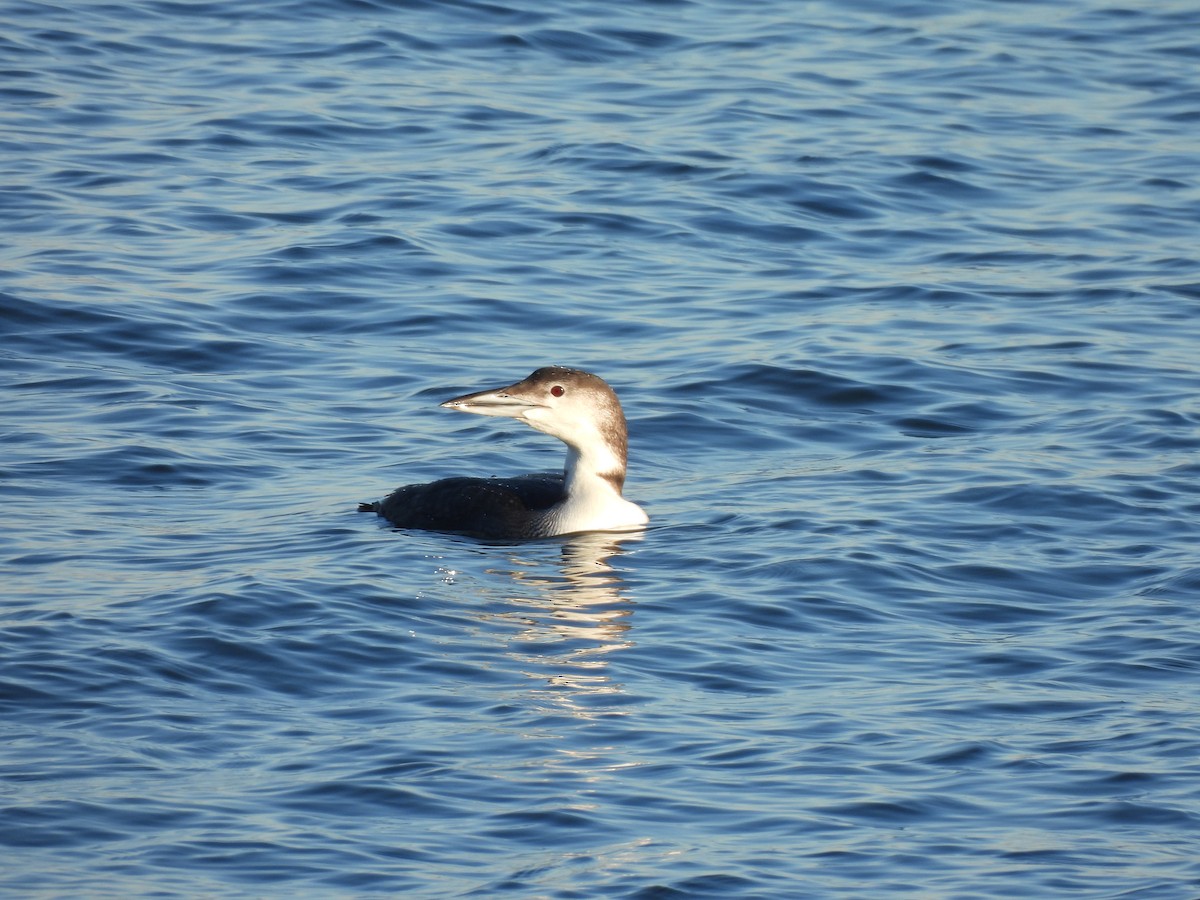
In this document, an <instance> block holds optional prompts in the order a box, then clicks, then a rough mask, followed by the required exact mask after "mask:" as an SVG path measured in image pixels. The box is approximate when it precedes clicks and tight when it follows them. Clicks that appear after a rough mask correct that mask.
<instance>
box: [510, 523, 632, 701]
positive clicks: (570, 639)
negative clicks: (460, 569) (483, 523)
mask: <svg viewBox="0 0 1200 900" xmlns="http://www.w3.org/2000/svg"><path fill="white" fill-rule="evenodd" d="M640 539H641V534H640V533H636V532H635V533H626V534H613V533H601V532H589V533H585V534H579V535H573V536H571V537H570V538H568V539H566V540H564V541H563V543H562V545H561V548H562V551H561V556H560V557H559V559H558V560H557V561H555V562H554V563H551V562H550V561H549V560H547V559H546V558H545V557H542V558H538V557H535V556H533V555H530V554H529V553H528V549H527V548H526V547H520V548H514V549H513V553H512V555H510V556H509V557H508V565H506V566H505V567H504V568H503V569H501V568H497V567H493V568H492V569H491V570H490V571H491V572H493V573H494V574H503V575H507V576H508V577H509V578H511V579H512V585H513V593H512V594H510V595H509V597H508V598H507V599H508V605H509V608H508V609H506V610H504V611H501V612H496V611H492V612H491V613H489V614H487V618H489V619H491V620H492V621H496V622H503V623H505V624H506V625H508V626H510V627H514V626H515V631H514V632H513V633H512V634H511V636H510V637H509V638H508V640H507V644H508V652H509V654H510V655H511V656H512V657H513V658H514V659H516V660H517V661H518V662H519V663H520V665H521V667H522V670H523V671H525V672H526V674H528V675H529V676H530V677H531V678H535V679H544V681H545V684H546V688H545V689H543V690H542V691H538V692H535V693H538V694H544V695H545V699H547V700H551V701H552V702H553V703H554V705H555V706H557V707H559V708H561V707H563V706H567V707H570V708H571V711H572V713H573V714H574V715H579V716H583V717H590V716H592V715H595V714H596V713H597V712H603V711H604V710H603V707H604V706H605V704H604V703H603V702H600V703H597V701H598V700H599V699H600V698H599V696H598V695H603V694H613V693H619V692H620V690H621V686H620V685H619V684H616V683H614V682H613V681H612V680H611V678H610V676H609V674H608V672H607V667H608V657H609V655H610V654H611V653H614V652H615V651H618V650H622V649H624V648H626V647H630V646H632V644H633V640H632V637H631V628H632V625H631V622H630V616H631V615H632V612H633V610H632V608H631V601H630V600H629V599H628V597H627V596H626V593H627V588H626V586H625V584H624V583H623V582H622V580H621V577H620V575H618V574H617V572H616V571H615V570H614V569H613V567H612V565H611V564H610V562H609V561H610V559H612V557H614V556H616V555H618V554H620V553H622V552H625V549H626V548H624V547H622V545H623V544H624V545H627V544H628V543H630V542H632V541H637V540H640ZM541 546H542V547H543V548H544V546H545V545H544V544H543V545H541ZM588 695H591V696H590V697H589V696H588ZM589 700H590V702H589Z"/></svg>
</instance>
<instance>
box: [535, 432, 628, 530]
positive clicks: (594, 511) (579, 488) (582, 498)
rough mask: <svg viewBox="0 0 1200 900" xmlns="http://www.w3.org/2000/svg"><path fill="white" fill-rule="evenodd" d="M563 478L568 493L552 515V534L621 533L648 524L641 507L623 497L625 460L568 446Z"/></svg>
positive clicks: (596, 450) (597, 450)
mask: <svg viewBox="0 0 1200 900" xmlns="http://www.w3.org/2000/svg"><path fill="white" fill-rule="evenodd" d="M563 476H564V487H565V488H566V493H565V496H564V497H563V499H562V501H561V502H560V503H559V504H558V505H557V506H556V507H555V508H554V510H553V511H552V512H551V514H550V517H549V522H550V528H551V529H552V530H551V533H553V534H567V533H572V532H577V531H608V530H614V529H616V530H621V529H628V528H637V527H639V526H642V525H645V524H646V522H648V521H649V519H648V518H647V516H646V513H645V511H644V510H643V509H642V508H641V507H640V506H638V505H637V504H636V503H630V502H629V501H628V500H626V499H625V498H624V497H622V496H621V487H622V485H623V484H624V481H625V465H624V460H623V459H620V458H619V457H618V456H617V455H614V454H613V453H612V452H611V451H609V452H605V448H604V447H603V446H598V447H593V448H590V452H589V451H587V450H581V449H580V448H579V447H576V446H573V445H568V446H567V463H566V466H565V467H564V470H563Z"/></svg>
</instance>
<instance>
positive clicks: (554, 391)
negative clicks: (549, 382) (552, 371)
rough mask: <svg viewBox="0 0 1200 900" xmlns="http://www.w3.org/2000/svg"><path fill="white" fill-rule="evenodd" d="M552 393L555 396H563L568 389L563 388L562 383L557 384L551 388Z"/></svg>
mask: <svg viewBox="0 0 1200 900" xmlns="http://www.w3.org/2000/svg"><path fill="white" fill-rule="evenodd" d="M550 393H551V394H553V395H554V396H555V397H561V396H562V395H563V394H565V393H566V390H565V389H564V388H563V386H562V385H561V384H556V385H555V386H554V387H552V388H550Z"/></svg>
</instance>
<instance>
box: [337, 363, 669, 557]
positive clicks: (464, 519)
mask: <svg viewBox="0 0 1200 900" xmlns="http://www.w3.org/2000/svg"><path fill="white" fill-rule="evenodd" d="M441 405H442V406H443V407H445V408H447V409H457V410H461V411H462V412H470V413H478V414H479V415H481V416H507V417H509V418H512V419H517V420H518V421H521V422H524V423H525V424H527V425H529V426H531V427H533V428H536V429H537V430H538V431H543V432H545V433H546V434H549V435H553V436H554V437H556V438H558V439H559V440H560V441H562V442H563V443H564V444H566V445H567V461H566V465H565V466H564V468H563V471H562V472H561V473H558V472H553V473H543V474H538V475H520V476H517V477H515V478H469V477H455V478H443V479H442V480H441V481H434V482H432V483H430V484H410V485H407V486H406V487H402V488H398V489H397V490H395V491H393V492H392V493H391V494H389V495H388V496H387V497H385V498H384V499H382V500H379V501H377V502H375V503H362V504H360V505H359V507H358V508H359V511H360V512H375V513H378V514H379V515H381V516H383V517H384V518H385V519H387V520H388V521H389V522H391V523H392V524H393V525H396V526H398V527H400V528H418V529H422V530H425V531H453V532H461V533H463V534H468V535H472V536H475V537H482V538H496V539H502V540H519V539H525V538H540V537H552V536H554V535H560V534H572V533H575V532H579V531H623V530H629V529H634V528H639V527H641V526H643V525H645V524H646V523H647V522H648V521H649V518H648V517H647V516H646V513H645V512H644V511H643V510H642V508H641V507H640V506H638V505H637V504H636V503H631V502H630V501H628V500H626V499H625V498H624V497H622V496H621V489H622V488H623V487H624V485H625V462H626V455H627V450H628V442H629V439H628V430H627V428H626V425H625V414H624V413H623V412H622V411H621V403H620V401H618V400H617V395H616V394H615V393H614V392H613V389H612V388H611V387H609V386H608V385H607V384H606V383H605V382H604V379H602V378H600V377H599V376H596V375H593V374H591V373H590V372H583V371H580V370H579V369H569V368H566V367H564V366H545V367H544V368H541V369H538V370H537V371H536V372H534V373H533V374H532V375H530V376H529V377H528V378H526V379H525V380H524V381H518V382H517V383H516V384H514V385H510V386H509V387H505V388H500V389H499V390H491V391H478V392H477V393H474V394H465V395H464V396H462V397H455V398H454V399H453V400H447V401H446V402H445V403H443V404H441Z"/></svg>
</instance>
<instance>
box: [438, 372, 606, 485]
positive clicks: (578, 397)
mask: <svg viewBox="0 0 1200 900" xmlns="http://www.w3.org/2000/svg"><path fill="white" fill-rule="evenodd" d="M441 405H442V406H444V407H446V408H447V409H457V410H460V411H462V412H471V413H478V414H479V415H482V416H507V417H509V418H512V419H517V420H518V421H521V422H524V423H526V424H527V425H530V426H531V427H533V428H536V429H537V430H538V431H542V432H545V433H546V434H549V435H552V436H553V437H556V438H558V439H559V440H560V441H562V442H563V443H565V444H566V445H567V446H568V447H569V448H570V449H571V451H572V453H571V456H570V457H569V458H570V459H571V460H572V463H570V464H569V465H570V466H573V465H575V464H580V463H581V464H583V465H585V466H586V467H587V468H588V469H589V470H591V471H592V472H595V473H596V474H597V475H599V476H600V477H602V478H604V479H606V480H608V481H610V482H612V483H613V485H614V487H616V489H617V491H618V492H619V491H620V489H621V486H622V485H623V484H624V481H625V464H626V455H627V453H628V430H627V428H626V424H625V414H624V413H623V412H622V411H621V403H620V401H619V400H617V395H616V393H615V392H614V391H613V389H612V388H611V387H609V386H608V384H607V383H605V381H604V379H603V378H600V377H599V376H598V375H593V374H592V373H590V372H584V371H582V370H580V369H569V368H567V367H565V366H544V367H543V368H540V369H538V370H537V371H535V372H533V373H532V374H531V375H529V376H528V377H527V378H525V379H524V380H522V381H518V382H517V383H516V384H512V385H509V386H508V387H504V388H499V389H498V390H490V391H477V392H476V393H473V394H465V395H463V396H462V397H455V398H454V399H453V400H447V401H446V402H445V403H443V404H441Z"/></svg>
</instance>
